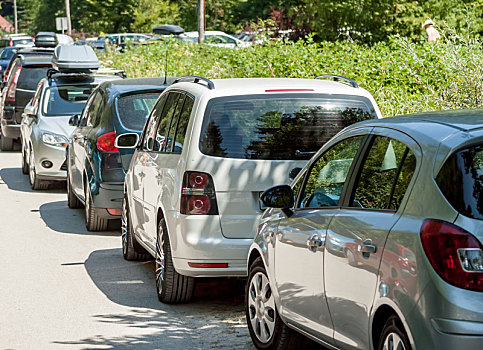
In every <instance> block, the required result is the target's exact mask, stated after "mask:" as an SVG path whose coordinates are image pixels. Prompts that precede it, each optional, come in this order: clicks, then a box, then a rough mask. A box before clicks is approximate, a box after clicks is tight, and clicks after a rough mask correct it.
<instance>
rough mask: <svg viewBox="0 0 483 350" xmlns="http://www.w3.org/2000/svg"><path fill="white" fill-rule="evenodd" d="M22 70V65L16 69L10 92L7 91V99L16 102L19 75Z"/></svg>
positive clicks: (9, 88)
mask: <svg viewBox="0 0 483 350" xmlns="http://www.w3.org/2000/svg"><path fill="white" fill-rule="evenodd" d="M21 71H22V67H17V70H16V71H15V75H14V76H13V80H12V83H11V84H10V86H9V87H8V92H7V98H6V100H7V101H11V102H15V92H16V90H17V82H18V77H19V76H20V72H21Z"/></svg>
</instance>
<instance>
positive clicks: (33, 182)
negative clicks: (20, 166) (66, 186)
mask: <svg viewBox="0 0 483 350" xmlns="http://www.w3.org/2000/svg"><path fill="white" fill-rule="evenodd" d="M29 181H30V187H31V188H32V189H33V190H45V189H46V188H47V186H48V183H47V182H45V181H41V180H39V178H38V177H37V171H36V170H35V158H34V152H32V151H30V157H29Z"/></svg>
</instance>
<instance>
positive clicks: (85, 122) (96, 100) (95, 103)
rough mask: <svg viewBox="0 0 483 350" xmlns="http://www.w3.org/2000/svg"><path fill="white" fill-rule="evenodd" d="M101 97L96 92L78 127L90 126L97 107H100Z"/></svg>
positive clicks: (97, 109)
mask: <svg viewBox="0 0 483 350" xmlns="http://www.w3.org/2000/svg"><path fill="white" fill-rule="evenodd" d="M101 101H102V95H101V94H100V93H99V92H98V91H96V92H95V93H94V95H93V96H92V97H91V98H90V100H89V103H88V106H87V109H86V110H85V113H84V115H83V116H82V119H81V121H80V123H79V126H80V127H85V126H92V120H93V118H95V117H96V115H97V112H98V111H99V107H100V105H101Z"/></svg>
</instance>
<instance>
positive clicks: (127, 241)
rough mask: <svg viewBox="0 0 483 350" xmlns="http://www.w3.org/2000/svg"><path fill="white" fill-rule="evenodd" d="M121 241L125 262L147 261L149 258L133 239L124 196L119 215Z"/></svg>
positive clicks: (129, 215)
mask: <svg viewBox="0 0 483 350" xmlns="http://www.w3.org/2000/svg"><path fill="white" fill-rule="evenodd" d="M121 240H122V255H123V257H124V259H126V260H131V261H132V260H148V259H149V258H150V257H151V256H150V255H149V253H148V252H147V251H146V250H145V249H144V248H143V247H141V246H140V245H139V243H138V242H137V241H136V238H135V237H134V233H133V229H132V223H131V213H130V212H129V206H128V203H127V197H126V196H124V200H123V202H122V215H121Z"/></svg>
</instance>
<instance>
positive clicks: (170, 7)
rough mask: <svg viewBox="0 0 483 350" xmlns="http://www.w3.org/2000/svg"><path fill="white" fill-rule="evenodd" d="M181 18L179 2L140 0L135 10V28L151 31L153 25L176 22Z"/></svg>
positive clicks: (146, 31) (141, 30)
mask: <svg viewBox="0 0 483 350" xmlns="http://www.w3.org/2000/svg"><path fill="white" fill-rule="evenodd" d="M179 20H180V10H179V6H178V4H177V3H172V2H170V1H169V0H158V1H155V2H153V1H151V0H138V6H137V7H136V8H135V10H134V23H133V25H132V27H133V29H134V30H136V31H140V32H145V33H149V32H151V31H152V29H153V27H155V26H157V25H161V24H176V23H179Z"/></svg>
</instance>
